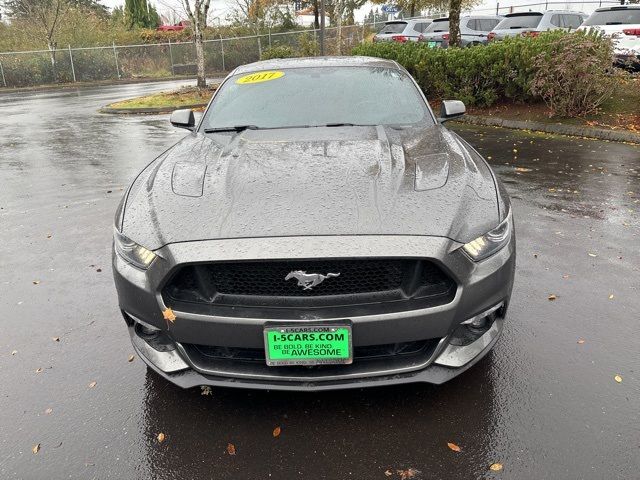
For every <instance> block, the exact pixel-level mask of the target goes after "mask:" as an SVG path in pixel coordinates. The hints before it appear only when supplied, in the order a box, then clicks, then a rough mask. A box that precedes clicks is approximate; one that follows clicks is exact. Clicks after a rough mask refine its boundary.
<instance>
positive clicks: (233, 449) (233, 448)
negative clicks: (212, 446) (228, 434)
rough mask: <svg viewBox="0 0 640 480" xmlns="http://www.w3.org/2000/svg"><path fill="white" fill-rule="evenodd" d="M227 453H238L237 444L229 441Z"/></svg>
mask: <svg viewBox="0 0 640 480" xmlns="http://www.w3.org/2000/svg"><path fill="white" fill-rule="evenodd" d="M227 453H228V454H229V455H235V454H236V446H235V445H234V444H233V443H227Z"/></svg>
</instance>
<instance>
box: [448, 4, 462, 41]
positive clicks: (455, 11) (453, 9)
mask: <svg viewBox="0 0 640 480" xmlns="http://www.w3.org/2000/svg"><path fill="white" fill-rule="evenodd" d="M461 10H462V0H451V1H450V2H449V45H450V46H451V47H459V46H460V12H461Z"/></svg>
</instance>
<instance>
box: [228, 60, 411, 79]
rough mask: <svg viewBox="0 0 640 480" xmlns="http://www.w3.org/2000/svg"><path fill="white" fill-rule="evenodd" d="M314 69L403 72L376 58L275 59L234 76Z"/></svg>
mask: <svg viewBox="0 0 640 480" xmlns="http://www.w3.org/2000/svg"><path fill="white" fill-rule="evenodd" d="M313 67H384V68H391V69H393V70H401V68H400V66H399V65H398V64H397V63H396V62H394V61H393V60H385V59H382V58H374V57H358V56H354V57H306V58H274V59H272V60H263V61H260V62H254V63H248V64H246V65H241V66H239V67H238V68H236V69H235V70H234V71H233V72H232V74H233V75H237V74H240V73H252V72H260V71H263V70H275V69H285V68H313Z"/></svg>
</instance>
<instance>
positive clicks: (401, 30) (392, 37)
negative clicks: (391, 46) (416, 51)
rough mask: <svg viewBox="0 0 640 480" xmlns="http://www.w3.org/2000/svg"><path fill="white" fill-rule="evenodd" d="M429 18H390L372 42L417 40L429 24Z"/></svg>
mask: <svg viewBox="0 0 640 480" xmlns="http://www.w3.org/2000/svg"><path fill="white" fill-rule="evenodd" d="M431 22H432V20H431V19H430V18H413V19H411V20H392V21H390V22H387V23H385V24H384V27H383V28H382V30H380V31H379V32H378V33H377V34H376V35H374V37H373V41H374V42H400V43H406V42H417V41H418V38H419V37H420V36H421V35H422V32H424V31H425V29H426V28H427V27H428V26H429V25H430V24H431Z"/></svg>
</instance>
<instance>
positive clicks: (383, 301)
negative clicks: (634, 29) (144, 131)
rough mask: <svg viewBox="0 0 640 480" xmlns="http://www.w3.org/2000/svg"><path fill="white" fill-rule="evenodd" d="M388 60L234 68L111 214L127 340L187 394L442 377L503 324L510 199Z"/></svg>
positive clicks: (490, 341) (446, 110)
mask: <svg viewBox="0 0 640 480" xmlns="http://www.w3.org/2000/svg"><path fill="white" fill-rule="evenodd" d="M463 113H464V105H463V104H462V102H458V101H445V102H443V105H442V111H441V113H440V117H439V118H436V117H435V116H434V114H433V112H432V111H431V109H430V107H429V105H428V103H427V100H426V99H425V97H424V95H423V94H422V92H421V91H420V89H419V88H418V86H417V84H416V83H415V81H414V80H413V79H412V78H411V76H410V75H409V74H408V73H407V72H406V71H405V70H404V69H403V68H402V67H400V66H399V65H398V64H397V63H395V62H391V61H387V60H381V59H374V58H364V57H351V58H331V57H325V58H309V59H288V60H272V61H265V62H258V63H253V64H250V65H245V66H242V67H239V68H237V69H236V70H234V71H233V72H232V73H231V74H230V75H229V76H228V77H227V78H226V79H225V80H224V82H223V83H222V84H221V85H220V88H219V89H218V90H217V92H216V94H215V95H214V96H213V98H212V100H211V103H210V104H209V106H208V108H207V109H206V111H205V113H204V115H203V117H202V119H201V120H200V121H199V122H198V123H197V124H196V122H195V119H194V115H193V113H192V112H191V111H189V110H179V111H176V112H174V113H173V115H172V117H171V122H172V123H173V124H174V125H175V126H177V127H183V128H186V129H188V130H190V131H191V133H190V134H189V135H187V136H186V137H185V138H184V139H182V140H181V141H180V142H178V143H177V144H176V145H174V146H173V147H171V148H170V149H169V150H167V151H166V152H164V153H163V154H162V155H160V156H159V157H158V158H157V159H155V160H154V161H153V162H151V163H150V164H149V165H148V166H147V167H146V168H145V169H144V170H143V171H142V172H141V173H140V174H139V175H138V176H137V178H136V179H135V180H134V181H133V183H132V184H131V186H130V187H129V189H128V190H127V192H126V194H125V196H124V198H123V200H122V202H121V204H120V206H119V208H118V210H117V213H116V218H115V230H114V253H113V272H114V278H115V284H116V288H117V292H118V299H119V304H120V309H121V311H122V315H123V317H124V319H125V322H126V324H127V326H128V329H129V333H130V335H131V340H132V342H133V346H134V348H135V350H136V352H137V353H138V354H139V355H140V357H141V358H142V359H143V360H144V361H145V362H146V363H147V365H148V366H149V367H150V368H151V369H153V370H155V371H156V372H157V373H158V374H160V375H162V376H163V377H165V378H166V379H168V380H169V381H171V382H173V383H175V384H177V385H179V386H181V387H185V388H187V387H194V386H198V385H215V386H230V387H244V388H269V389H282V390H324V389H338V388H349V387H363V386H377V385H391V384H399V383H409V382H430V383H442V382H445V381H447V380H449V379H451V378H453V377H455V376H456V375H458V374H460V373H461V372H463V371H465V370H466V369H467V368H469V367H470V366H471V365H473V364H474V363H475V362H477V361H478V360H479V359H480V358H482V357H483V356H484V355H485V354H486V353H487V352H488V351H489V350H490V349H491V348H492V347H493V345H494V344H495V342H496V341H497V339H498V336H499V334H500V332H501V330H502V327H503V322H504V319H505V315H506V311H507V306H508V304H509V298H510V295H511V289H512V285H513V277H514V268H515V235H514V229H513V220H512V215H511V207H510V202H509V198H508V196H507V194H506V192H505V190H504V188H503V186H502V184H501V183H500V181H499V180H498V179H497V178H496V176H495V174H494V173H493V172H492V171H491V169H490V168H489V166H488V165H487V163H486V162H485V160H484V159H483V158H482V157H481V156H480V155H479V154H478V152H476V151H475V150H474V149H473V148H472V147H471V146H470V145H469V144H467V143H466V142H465V141H464V140H462V139H461V138H460V137H458V136H457V135H456V134H455V133H452V132H450V131H449V130H447V129H446V128H445V127H444V126H443V125H442V123H443V122H444V121H445V120H448V119H450V118H454V117H456V116H459V115H461V114H463Z"/></svg>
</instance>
